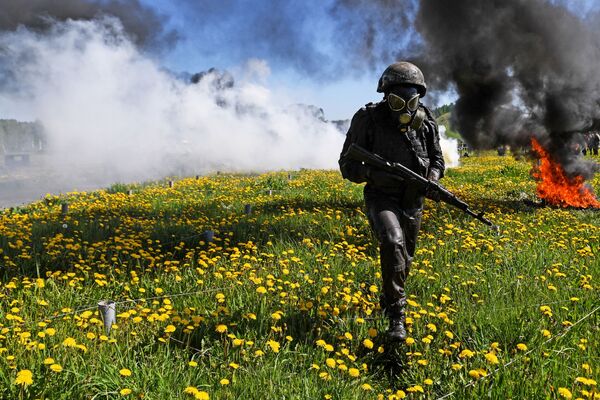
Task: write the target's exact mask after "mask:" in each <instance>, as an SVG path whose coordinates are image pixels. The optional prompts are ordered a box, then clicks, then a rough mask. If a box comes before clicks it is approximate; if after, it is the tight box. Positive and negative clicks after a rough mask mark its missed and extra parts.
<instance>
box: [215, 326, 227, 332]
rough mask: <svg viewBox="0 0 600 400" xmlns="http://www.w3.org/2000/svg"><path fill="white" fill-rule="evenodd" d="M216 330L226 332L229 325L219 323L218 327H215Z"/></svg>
mask: <svg viewBox="0 0 600 400" xmlns="http://www.w3.org/2000/svg"><path fill="white" fill-rule="evenodd" d="M215 331H216V332H217V333H225V332H227V325H224V324H219V325H217V327H216V328H215Z"/></svg>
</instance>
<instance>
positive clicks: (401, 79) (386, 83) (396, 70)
mask: <svg viewBox="0 0 600 400" xmlns="http://www.w3.org/2000/svg"><path fill="white" fill-rule="evenodd" d="M401 84H405V85H414V86H416V87H417V90H418V91H419V94H420V95H421V97H423V96H425V93H426V92H427V85H426V84H425V77H424V76H423V72H421V70H420V69H419V68H418V67H417V66H416V65H414V64H412V63H409V62H408V61H399V62H396V63H394V64H392V65H390V66H389V67H387V68H386V69H385V71H383V74H382V75H381V78H379V83H378V85H377V92H378V93H385V92H386V91H387V90H388V89H389V88H390V87H391V86H394V85H401Z"/></svg>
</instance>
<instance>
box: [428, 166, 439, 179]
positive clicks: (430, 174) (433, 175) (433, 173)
mask: <svg viewBox="0 0 600 400" xmlns="http://www.w3.org/2000/svg"><path fill="white" fill-rule="evenodd" d="M427 179H429V180H430V181H432V182H437V181H439V180H440V171H438V170H437V169H435V168H432V169H430V170H429V172H428V173H427Z"/></svg>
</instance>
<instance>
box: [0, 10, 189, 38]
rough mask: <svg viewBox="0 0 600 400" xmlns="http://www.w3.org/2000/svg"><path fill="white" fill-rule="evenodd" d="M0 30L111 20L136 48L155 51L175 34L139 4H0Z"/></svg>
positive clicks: (44, 28) (163, 19)
mask: <svg viewBox="0 0 600 400" xmlns="http://www.w3.org/2000/svg"><path fill="white" fill-rule="evenodd" d="M0 9H2V13H0V30H2V31H5V30H6V31H12V30H15V29H17V28H18V27H20V26H21V27H26V28H28V29H32V30H36V31H37V32H46V31H48V30H50V29H52V28H53V25H54V22H56V21H59V22H64V21H67V20H69V19H71V20H80V21H85V20H93V19H98V18H100V17H102V16H108V15H110V16H114V17H116V18H118V19H119V20H120V21H121V24H122V27H123V30H124V32H126V33H127V35H128V36H129V38H130V39H131V40H133V41H134V42H135V43H136V44H141V45H144V46H147V47H152V48H157V47H160V46H163V45H166V44H172V43H173V42H174V41H175V40H177V38H178V34H177V32H175V31H172V30H167V29H165V28H164V27H165V23H166V20H167V18H166V17H165V16H164V15H160V14H158V13H157V12H156V11H155V10H153V9H152V8H149V7H147V6H144V5H142V4H141V3H140V0H60V1H56V0H26V1H23V0H0Z"/></svg>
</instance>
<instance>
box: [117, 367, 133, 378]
mask: <svg viewBox="0 0 600 400" xmlns="http://www.w3.org/2000/svg"><path fill="white" fill-rule="evenodd" d="M119 374H121V376H131V370H129V369H127V368H123V369H120V370H119Z"/></svg>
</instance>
